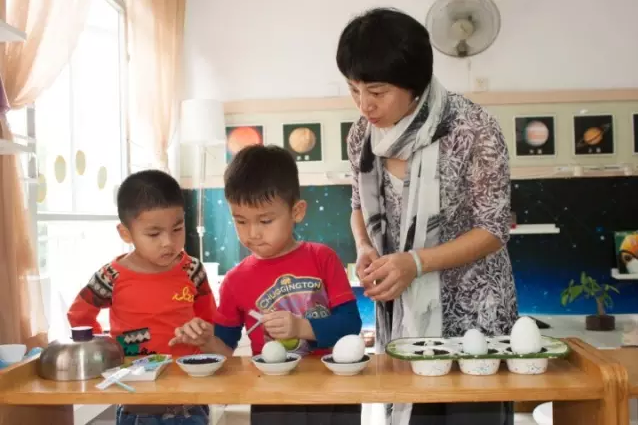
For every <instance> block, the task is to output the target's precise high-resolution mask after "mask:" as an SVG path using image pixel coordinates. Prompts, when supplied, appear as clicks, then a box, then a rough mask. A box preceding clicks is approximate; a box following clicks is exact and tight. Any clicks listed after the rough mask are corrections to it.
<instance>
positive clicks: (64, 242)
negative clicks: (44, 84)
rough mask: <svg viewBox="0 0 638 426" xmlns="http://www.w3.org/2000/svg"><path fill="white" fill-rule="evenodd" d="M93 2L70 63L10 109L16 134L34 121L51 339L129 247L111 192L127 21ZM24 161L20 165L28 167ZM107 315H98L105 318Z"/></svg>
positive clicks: (119, 149) (118, 155)
mask: <svg viewBox="0 0 638 426" xmlns="http://www.w3.org/2000/svg"><path fill="white" fill-rule="evenodd" d="M88 1H91V6H90V10H89V15H88V19H87V22H86V25H85V27H84V30H83V32H82V34H81V35H80V38H79V40H78V44H77V46H76V49H75V51H74V52H73V56H72V58H71V61H70V62H69V64H68V65H67V66H66V67H65V68H64V70H63V71H62V72H61V73H60V75H59V77H58V78H57V80H56V81H55V82H54V84H53V85H52V86H51V87H50V88H49V89H47V90H46V91H45V92H44V93H43V94H42V95H41V96H40V97H39V98H38V100H37V101H36V103H35V105H34V106H33V111H34V114H32V115H31V116H30V118H29V117H28V114H27V110H26V109H25V110H21V111H12V112H11V113H10V115H9V120H10V123H11V126H12V129H13V131H14V133H16V134H18V135H20V134H22V135H24V134H27V133H28V132H26V130H27V129H28V127H29V126H28V125H26V126H25V123H28V124H34V132H33V135H32V136H33V137H34V138H35V144H36V155H37V181H38V183H37V185H28V188H29V196H28V198H29V201H30V205H31V206H36V205H37V209H36V211H37V214H36V215H35V221H36V222H35V226H34V230H35V231H36V234H37V251H38V259H39V266H40V273H41V276H43V277H44V278H45V280H44V282H45V283H46V282H48V285H45V287H48V288H45V289H44V291H43V293H44V294H45V295H48V297H47V296H45V299H48V300H45V305H47V306H45V310H46V311H47V312H49V313H50V314H49V318H48V320H49V323H50V324H51V326H52V329H51V330H50V334H51V336H50V337H51V338H56V337H60V336H59V335H60V334H63V335H65V334H66V333H67V331H66V329H65V327H66V326H67V325H68V324H67V322H66V310H67V308H68V306H69V305H70V304H71V302H72V301H73V299H74V298H75V296H76V295H77V293H78V291H79V290H80V289H81V288H82V286H84V285H86V283H87V282H88V280H89V278H90V276H91V274H92V273H94V272H95V271H96V270H97V269H98V268H99V267H100V266H102V265H103V264H105V263H106V262H108V261H109V260H111V259H113V258H114V257H115V256H117V255H118V254H121V253H124V252H126V251H127V247H126V246H125V245H124V243H123V242H122V241H121V240H120V238H119V235H118V233H117V231H116V229H115V226H116V224H117V222H118V221H117V206H116V202H115V194H116V193H117V188H118V186H119V184H120V183H121V182H122V179H123V177H124V176H125V175H126V173H127V168H128V167H127V161H126V158H127V156H126V153H127V149H126V141H125V131H124V119H123V117H124V114H123V105H124V104H125V97H124V94H125V92H124V89H125V80H124V78H123V76H124V75H125V74H124V72H122V71H123V70H124V68H125V44H124V37H123V34H124V25H125V23H124V20H123V13H122V8H121V5H120V4H119V3H118V2H117V1H112V0H88ZM28 161H29V160H28V159H26V160H25V161H23V167H27V166H28ZM106 318H107V313H106V312H104V313H103V314H102V316H101V319H102V320H104V321H106Z"/></svg>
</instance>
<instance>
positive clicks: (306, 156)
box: [283, 123, 323, 162]
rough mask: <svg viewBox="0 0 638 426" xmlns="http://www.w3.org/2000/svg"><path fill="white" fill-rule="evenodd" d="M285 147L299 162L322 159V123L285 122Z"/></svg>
mask: <svg viewBox="0 0 638 426" xmlns="http://www.w3.org/2000/svg"><path fill="white" fill-rule="evenodd" d="M283 132H284V148H286V149H287V150H288V151H290V153H292V155H293V156H294V157H295V159H296V160H297V161H298V162H307V161H322V160H323V156H322V155H323V154H322V152H321V124H319V123H306V124H284V128H283Z"/></svg>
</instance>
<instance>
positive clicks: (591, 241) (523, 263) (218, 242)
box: [185, 177, 638, 324]
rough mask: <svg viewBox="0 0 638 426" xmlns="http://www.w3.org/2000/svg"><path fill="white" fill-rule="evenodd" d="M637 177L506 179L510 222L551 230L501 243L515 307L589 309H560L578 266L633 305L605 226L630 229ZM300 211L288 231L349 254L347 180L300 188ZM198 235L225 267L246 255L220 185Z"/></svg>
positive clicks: (577, 309) (190, 196) (191, 196)
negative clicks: (513, 218)
mask: <svg viewBox="0 0 638 426" xmlns="http://www.w3.org/2000/svg"><path fill="white" fill-rule="evenodd" d="M185 193H186V197H187V205H188V207H187V229H188V235H187V250H188V251H189V253H191V254H192V255H198V250H199V242H198V236H197V233H196V230H195V226H196V215H195V208H196V206H197V192H195V191H192V190H187V191H185ZM637 194H638V178H636V177H626V178H624V177H623V178H620V177H618V178H573V179H541V180H522V181H514V182H513V183H512V208H513V210H514V211H515V212H516V214H517V218H518V223H519V224H523V223H530V224H532V223H554V224H556V226H558V227H559V228H560V233H559V234H550V235H513V236H512V237H511V240H510V243H509V244H508V249H509V252H510V256H511V258H512V264H513V268H514V276H515V281H516V288H517V292H518V298H519V307H520V311H521V313H523V314H590V313H594V312H595V308H596V307H595V303H594V302H593V301H587V300H582V301H578V302H575V303H573V304H572V305H569V306H568V307H567V308H563V307H562V306H561V305H560V292H561V291H562V289H563V288H564V287H565V286H566V285H567V284H568V283H569V280H571V279H575V280H578V279H579V276H580V273H581V272H582V271H585V272H587V273H588V274H589V275H591V276H593V277H594V278H596V279H597V280H599V282H601V283H608V284H615V285H617V286H618V288H619V289H620V292H621V294H620V295H616V296H615V297H614V300H615V305H614V307H613V308H612V309H611V313H636V312H638V282H634V281H616V280H614V279H613V278H611V276H610V271H611V268H612V267H615V258H614V242H613V233H614V231H619V230H632V229H638V195H637ZM302 197H303V198H304V199H305V200H306V201H307V202H308V214H307V215H306V218H305V220H304V222H303V223H301V224H300V225H299V226H298V227H297V229H296V233H297V236H298V238H299V239H301V240H309V241H318V242H323V243H325V244H327V245H329V246H330V247H332V248H333V249H334V250H335V251H336V252H337V253H338V254H339V256H340V257H341V259H342V261H343V263H344V265H345V264H347V263H353V262H354V261H355V257H356V255H355V247H354V241H353V240H352V236H351V234H350V197H351V190H350V187H349V186H347V185H339V186H309V187H304V188H302ZM204 206H205V212H204V216H205V220H204V226H205V228H206V234H205V238H204V252H205V253H204V260H205V261H206V262H219V264H220V273H222V274H223V273H225V272H226V271H227V270H228V269H230V268H232V267H233V266H234V265H235V264H237V263H238V262H239V261H240V260H241V259H243V257H244V256H245V255H246V254H247V253H246V251H245V249H243V248H242V247H241V246H240V244H239V242H238V240H237V238H236V235H235V229H234V227H233V223H232V218H231V216H230V214H229V211H228V206H227V205H226V202H225V200H224V194H223V190H222V189H206V190H204ZM357 294H358V296H359V307H360V309H361V310H362V311H363V313H364V323H366V324H371V323H372V322H373V321H374V311H373V306H372V303H370V302H369V301H368V300H366V299H365V298H364V297H363V296H362V294H361V291H360V290H357Z"/></svg>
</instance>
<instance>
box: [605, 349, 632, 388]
mask: <svg viewBox="0 0 638 426" xmlns="http://www.w3.org/2000/svg"><path fill="white" fill-rule="evenodd" d="M605 353H606V354H607V355H609V356H611V358H613V359H614V360H615V361H616V362H618V363H620V364H622V366H623V367H625V369H626V370H627V378H628V380H629V397H630V398H638V348H619V349H613V350H605Z"/></svg>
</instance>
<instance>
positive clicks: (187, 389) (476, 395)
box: [0, 339, 628, 424]
mask: <svg viewBox="0 0 638 426" xmlns="http://www.w3.org/2000/svg"><path fill="white" fill-rule="evenodd" d="M568 343H569V344H570V346H571V347H572V353H571V354H570V356H569V358H568V359H566V360H553V361H551V362H550V367H549V370H548V372H547V373H546V374H543V375H538V376H522V375H516V374H511V373H509V372H507V371H506V369H505V367H504V366H503V368H502V370H501V371H500V372H499V373H498V374H496V375H494V376H486V377H476V376H468V375H464V374H462V373H461V372H459V371H458V369H456V370H455V371H453V372H452V373H451V374H449V375H447V376H442V377H421V376H416V375H414V374H413V373H412V371H411V369H410V366H409V364H408V363H407V362H404V361H398V360H394V359H392V358H389V357H387V356H384V355H380V356H373V357H372V360H371V362H370V364H369V365H368V367H367V369H366V370H365V371H364V372H363V373H362V374H361V375H358V376H353V377H341V376H335V375H334V374H332V373H331V372H330V371H329V370H328V369H326V367H325V366H323V365H322V364H321V362H320V360H319V359H317V358H314V357H309V358H306V359H304V360H302V362H301V363H300V364H299V366H298V367H297V369H296V370H295V371H294V372H293V373H292V374H290V375H289V376H282V377H273V376H264V375H262V374H261V373H260V372H259V371H258V370H257V369H256V368H255V367H254V366H253V365H252V364H251V362H250V359H249V358H231V359H229V360H228V361H227V362H226V364H225V365H224V367H223V368H222V369H221V370H219V371H218V372H217V373H216V374H215V375H214V376H211V377H206V378H190V377H188V376H187V375H185V374H184V373H183V372H182V371H181V370H179V368H178V367H177V366H176V365H171V366H170V367H169V368H168V369H167V371H165V372H164V373H163V374H162V376H160V378H159V379H158V380H157V381H155V382H144V383H134V384H133V385H134V386H135V389H136V392H135V393H129V392H126V391H125V390H122V389H120V388H118V387H116V386H112V387H110V388H109V389H107V390H106V391H100V390H98V389H96V388H95V384H96V383H97V382H98V380H90V381H86V382H53V381H47V380H43V379H40V378H39V377H37V376H36V374H35V362H34V361H30V362H25V363H22V364H20V365H16V366H13V367H11V368H9V369H6V370H5V371H3V372H0V404H14V405H24V404H28V405H67V404H117V403H127V404H194V403H199V404H291V405H294V404H335V403H336V404H352V403H375V402H378V403H388V402H469V401H472V402H482V401H546V400H553V401H556V402H555V403H554V421H555V424H627V422H628V419H627V418H623V417H622V415H623V414H622V410H621V416H620V417H619V414H618V397H617V393H616V389H617V379H618V375H617V373H616V370H617V369H618V368H619V366H618V365H617V364H616V363H614V362H613V361H610V360H609V359H607V358H605V357H597V356H596V350H595V349H594V348H591V347H588V345H586V344H585V343H584V342H582V341H580V340H578V339H573V340H571V339H569V340H568ZM625 414H626V413H625Z"/></svg>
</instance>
